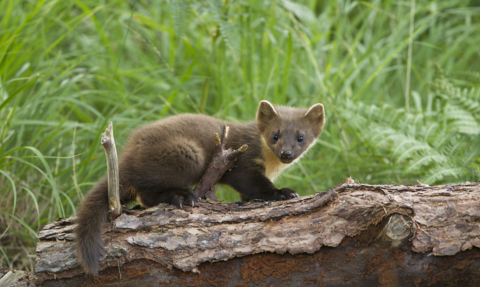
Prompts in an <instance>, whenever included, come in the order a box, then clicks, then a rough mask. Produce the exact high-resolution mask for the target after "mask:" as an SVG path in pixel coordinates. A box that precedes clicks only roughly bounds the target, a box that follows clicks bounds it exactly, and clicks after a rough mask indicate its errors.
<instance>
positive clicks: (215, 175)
mask: <svg viewBox="0 0 480 287" xmlns="http://www.w3.org/2000/svg"><path fill="white" fill-rule="evenodd" d="M229 129H230V128H229V126H225V127H224V129H223V137H222V140H220V136H219V135H218V134H217V133H215V153H214V155H213V158H212V161H211V162H210V165H209V166H208V168H207V171H205V174H204V175H203V177H202V179H201V180H200V181H199V182H198V184H197V186H196V187H195V189H194V191H195V193H196V194H197V195H198V196H199V197H201V198H203V197H206V198H210V199H212V200H217V198H218V197H217V196H216V195H215V193H216V189H215V184H217V182H218V180H219V179H220V178H221V177H222V176H223V174H224V173H225V172H226V171H227V170H228V169H230V168H231V167H232V166H233V164H234V163H235V161H236V160H237V158H238V156H239V155H240V153H242V152H244V151H246V150H247V148H248V146H247V145H246V144H244V145H242V146H241V147H240V148H239V149H236V150H234V149H232V148H229V149H226V144H227V137H228V131H229Z"/></svg>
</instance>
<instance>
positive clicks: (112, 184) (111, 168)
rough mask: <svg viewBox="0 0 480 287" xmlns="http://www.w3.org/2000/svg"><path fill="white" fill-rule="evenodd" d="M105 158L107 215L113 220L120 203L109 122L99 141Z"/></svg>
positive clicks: (117, 175)
mask: <svg viewBox="0 0 480 287" xmlns="http://www.w3.org/2000/svg"><path fill="white" fill-rule="evenodd" d="M101 143H102V145H103V148H104V150H105V156H106V158H107V170H108V172H107V174H108V202H109V205H110V206H109V208H108V212H109V217H110V220H113V219H115V218H117V217H118V216H120V214H121V213H122V205H121V204H120V192H119V186H120V179H119V174H118V157H117V147H116V146H115V138H114V137H113V124H112V123H110V124H109V125H108V127H107V129H106V130H105V132H104V133H103V134H102V141H101Z"/></svg>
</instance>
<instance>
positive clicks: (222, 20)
mask: <svg viewBox="0 0 480 287" xmlns="http://www.w3.org/2000/svg"><path fill="white" fill-rule="evenodd" d="M208 2H209V4H210V9H209V10H210V11H211V13H212V14H213V20H214V21H215V23H217V25H218V27H219V30H220V38H221V39H223V41H224V42H225V44H226V45H227V46H228V48H230V50H231V51H232V53H233V55H234V57H235V58H236V57H237V55H238V51H239V50H240V48H239V47H240V45H239V37H238V36H237V35H236V31H235V28H234V26H233V25H232V24H231V23H230V22H228V18H227V17H226V15H225V14H224V13H223V12H222V4H221V2H220V1H218V0H208Z"/></svg>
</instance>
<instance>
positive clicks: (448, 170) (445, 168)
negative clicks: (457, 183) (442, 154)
mask: <svg viewBox="0 0 480 287" xmlns="http://www.w3.org/2000/svg"><path fill="white" fill-rule="evenodd" d="M465 173H466V170H465V169H464V168H461V167H455V166H452V165H439V166H437V167H434V168H432V169H431V170H430V172H429V174H428V176H427V177H425V178H423V179H422V182H423V183H425V184H434V183H436V182H439V181H441V180H443V179H444V178H446V177H453V178H459V177H461V176H462V175H463V174H465Z"/></svg>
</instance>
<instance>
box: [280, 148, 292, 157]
mask: <svg viewBox="0 0 480 287" xmlns="http://www.w3.org/2000/svg"><path fill="white" fill-rule="evenodd" d="M280 155H281V157H282V158H291V157H292V151H290V150H282V151H281V152H280Z"/></svg>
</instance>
